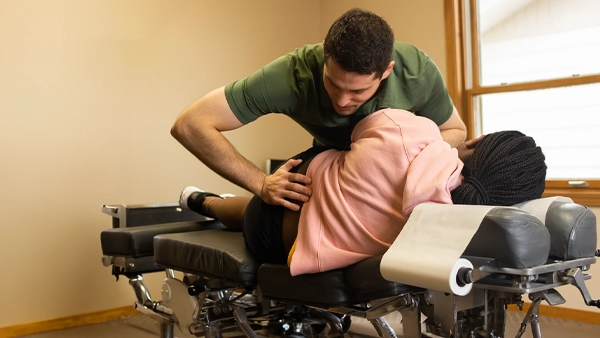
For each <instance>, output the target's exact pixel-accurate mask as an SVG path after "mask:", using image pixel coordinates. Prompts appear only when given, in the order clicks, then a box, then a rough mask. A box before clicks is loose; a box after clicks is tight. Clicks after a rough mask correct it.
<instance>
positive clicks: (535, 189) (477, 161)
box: [451, 131, 546, 206]
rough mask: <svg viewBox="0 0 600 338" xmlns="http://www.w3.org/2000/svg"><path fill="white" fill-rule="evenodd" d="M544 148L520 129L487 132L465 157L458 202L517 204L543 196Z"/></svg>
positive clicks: (454, 198) (454, 193) (455, 196)
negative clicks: (471, 153)
mask: <svg viewBox="0 0 600 338" xmlns="http://www.w3.org/2000/svg"><path fill="white" fill-rule="evenodd" d="M544 160H545V156H544V154H543V153H542V149H541V148H540V147H538V146H536V144H535V141H534V140H533V138H531V137H529V136H526V135H524V134H523V133H521V132H518V131H500V132H496V133H492V134H489V135H486V136H485V137H484V138H483V140H481V141H479V143H477V146H476V147H475V150H474V151H473V155H472V156H471V157H470V158H469V159H468V160H466V161H465V166H464V167H463V170H462V174H463V176H464V180H463V183H462V184H461V185H460V186H458V187H457V188H456V189H454V190H453V191H452V192H451V193H452V201H453V202H454V203H455V204H481V205H505V206H509V205H514V204H517V203H521V202H525V201H528V200H532V199H536V198H540V197H541V196H542V193H543V192H544V189H545V186H546V164H545V162H544Z"/></svg>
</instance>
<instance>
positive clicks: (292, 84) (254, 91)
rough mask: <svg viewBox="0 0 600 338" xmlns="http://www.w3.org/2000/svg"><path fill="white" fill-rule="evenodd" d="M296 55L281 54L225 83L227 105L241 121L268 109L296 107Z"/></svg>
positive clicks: (285, 110) (286, 109) (246, 121)
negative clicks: (254, 70)
mask: <svg viewBox="0 0 600 338" xmlns="http://www.w3.org/2000/svg"><path fill="white" fill-rule="evenodd" d="M296 62H297V61H296V59H295V58H294V57H293V56H291V55H284V56H282V57H280V58H278V59H276V60H275V61H273V62H271V63H269V64H268V65H266V66H264V67H262V68H261V69H259V70H258V71H256V72H254V73H253V74H252V75H250V76H248V77H247V78H244V79H241V80H238V81H235V82H233V83H231V84H229V85H227V86H225V97H226V99H227V103H228V104H229V107H230V108H231V110H232V111H233V113H234V114H235V116H236V117H237V118H238V120H239V121H240V122H242V123H243V124H247V123H250V122H252V121H254V120H256V119H257V118H259V117H261V116H262V115H266V114H269V113H290V112H293V111H294V110H295V109H297V105H298V102H299V99H298V98H299V97H300V95H299V90H298V88H297V84H296V83H297V81H296V79H295V74H296V72H295V68H296Z"/></svg>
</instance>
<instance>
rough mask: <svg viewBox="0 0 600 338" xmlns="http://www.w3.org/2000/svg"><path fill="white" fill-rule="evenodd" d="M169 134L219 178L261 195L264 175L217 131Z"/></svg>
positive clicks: (185, 129)
mask: <svg viewBox="0 0 600 338" xmlns="http://www.w3.org/2000/svg"><path fill="white" fill-rule="evenodd" d="M200 130H201V131H200ZM172 134H173V137H175V139H177V141H179V142H180V143H181V144H182V145H183V146H184V147H185V148H186V149H187V150H189V151H190V152H191V153H192V154H193V155H194V156H196V158H198V159H199V160H200V161H201V162H202V163H204V164H205V165H206V166H207V167H209V168H210V169H211V170H213V171H214V172H216V173H217V174H219V175H220V176H221V177H223V178H225V179H226V180H228V181H230V182H232V183H234V184H236V185H238V186H240V187H242V188H244V189H246V190H248V191H250V192H251V193H253V194H255V195H260V191H261V187H262V181H263V180H264V177H265V176H266V175H265V173H263V172H262V171H261V170H260V169H259V168H258V167H256V166H255V165H254V164H253V163H252V162H250V161H248V160H247V159H246V158H245V157H243V156H242V155H241V154H240V153H239V152H238V151H237V150H236V149H235V147H234V146H233V145H232V144H231V143H230V142H229V140H227V138H225V136H223V135H222V134H221V133H220V132H219V131H217V130H214V129H213V130H208V131H207V130H205V129H196V130H194V131H190V129H188V128H183V129H176V128H174V130H173V132H172Z"/></svg>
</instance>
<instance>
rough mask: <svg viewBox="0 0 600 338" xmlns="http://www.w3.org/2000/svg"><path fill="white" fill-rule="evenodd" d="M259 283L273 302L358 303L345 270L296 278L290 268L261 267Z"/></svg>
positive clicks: (330, 304)
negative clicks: (347, 280) (347, 281)
mask: <svg viewBox="0 0 600 338" xmlns="http://www.w3.org/2000/svg"><path fill="white" fill-rule="evenodd" d="M258 280H259V281H260V289H261V291H262V294H263V295H264V296H265V297H266V298H269V299H276V300H277V299H279V300H288V301H292V302H294V301H297V302H299V303H300V302H301V303H303V304H307V305H313V306H319V307H332V306H344V305H351V304H356V293H355V292H354V290H353V289H351V288H350V287H349V286H348V283H346V278H345V276H344V270H342V269H336V270H331V271H327V272H322V273H318V274H305V275H299V276H295V277H292V276H291V275H290V269H289V267H288V266H287V265H283V264H263V265H261V266H260V267H259V268H258Z"/></svg>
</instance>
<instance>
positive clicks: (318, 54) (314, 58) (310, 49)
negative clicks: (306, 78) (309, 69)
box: [285, 43, 323, 66]
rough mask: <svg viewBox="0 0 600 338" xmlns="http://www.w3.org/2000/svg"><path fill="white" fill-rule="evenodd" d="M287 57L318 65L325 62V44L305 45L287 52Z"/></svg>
mask: <svg viewBox="0 0 600 338" xmlns="http://www.w3.org/2000/svg"><path fill="white" fill-rule="evenodd" d="M285 57H287V58H289V59H292V60H295V61H296V62H299V63H304V64H306V65H308V66H318V65H320V64H322V63H323V44H322V43H317V44H310V45H304V46H302V47H299V48H296V49H295V50H294V51H293V52H290V53H288V54H286V55H285Z"/></svg>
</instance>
